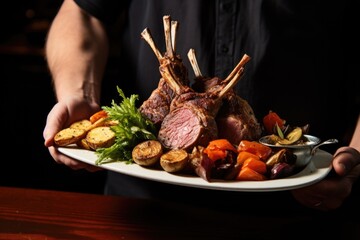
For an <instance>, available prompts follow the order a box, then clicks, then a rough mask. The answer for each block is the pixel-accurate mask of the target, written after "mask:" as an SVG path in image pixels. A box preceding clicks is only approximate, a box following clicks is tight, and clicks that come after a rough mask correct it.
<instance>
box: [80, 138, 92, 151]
mask: <svg viewBox="0 0 360 240" xmlns="http://www.w3.org/2000/svg"><path fill="white" fill-rule="evenodd" d="M76 145H77V146H78V147H80V148H83V149H86V150H92V149H91V147H90V146H89V144H88V143H87V141H86V138H83V139H81V140H80V141H77V142H76Z"/></svg>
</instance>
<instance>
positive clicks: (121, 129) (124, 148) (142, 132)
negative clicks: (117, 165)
mask: <svg viewBox="0 0 360 240" xmlns="http://www.w3.org/2000/svg"><path fill="white" fill-rule="evenodd" d="M117 91H118V92H119V95H120V97H122V101H121V103H120V104H116V103H115V101H114V100H112V103H111V107H107V106H103V107H102V109H104V110H105V111H106V112H107V114H108V116H109V119H110V120H115V121H118V124H117V125H116V126H112V127H111V129H112V130H113V131H114V132H115V143H114V144H113V145H112V146H110V147H108V148H98V149H96V151H95V153H96V154H97V156H98V159H97V160H96V162H95V164H96V165H100V164H103V163H109V162H115V161H126V162H127V163H132V162H133V161H132V156H131V152H132V149H133V148H134V147H135V146H136V145H137V144H138V143H140V142H141V141H144V140H148V139H156V128H155V126H154V124H153V123H152V122H151V121H150V120H149V119H147V118H146V117H145V116H143V115H142V114H141V112H140V111H139V109H138V108H137V107H136V104H135V102H136V100H138V99H139V96H138V95H136V94H133V95H131V96H130V98H127V97H125V94H124V92H123V91H122V90H121V89H120V88H119V87H117Z"/></svg>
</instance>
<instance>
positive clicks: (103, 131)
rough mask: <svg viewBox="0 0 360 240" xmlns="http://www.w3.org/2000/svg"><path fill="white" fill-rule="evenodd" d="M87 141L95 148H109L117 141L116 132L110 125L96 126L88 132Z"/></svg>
mask: <svg viewBox="0 0 360 240" xmlns="http://www.w3.org/2000/svg"><path fill="white" fill-rule="evenodd" d="M86 142H87V144H88V145H89V147H90V148H91V149H93V150H96V149H98V148H107V147H110V146H111V145H113V144H114V143H115V133H114V131H113V130H111V128H110V127H108V126H101V127H96V128H93V129H91V130H90V131H89V132H88V133H87V135H86Z"/></svg>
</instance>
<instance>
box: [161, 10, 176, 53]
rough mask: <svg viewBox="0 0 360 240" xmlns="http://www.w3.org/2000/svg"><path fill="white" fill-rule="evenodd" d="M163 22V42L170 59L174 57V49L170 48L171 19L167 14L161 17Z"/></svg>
mask: <svg viewBox="0 0 360 240" xmlns="http://www.w3.org/2000/svg"><path fill="white" fill-rule="evenodd" d="M163 22H164V33H165V44H166V53H167V56H168V57H169V58H170V59H172V58H173V57H174V51H173V48H172V41H171V19H170V16H169V15H165V16H164V17H163Z"/></svg>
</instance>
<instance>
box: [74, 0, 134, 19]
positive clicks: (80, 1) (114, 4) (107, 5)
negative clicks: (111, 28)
mask: <svg viewBox="0 0 360 240" xmlns="http://www.w3.org/2000/svg"><path fill="white" fill-rule="evenodd" d="M74 1H75V3H76V4H77V5H78V6H79V7H80V8H82V9H83V10H84V11H86V12H87V13H89V14H90V15H92V16H94V17H96V18H97V19H99V20H100V21H102V22H104V23H105V24H112V23H114V22H115V20H116V19H117V18H118V16H119V13H120V12H121V11H122V10H124V9H125V7H126V6H127V4H128V3H129V1H124V0H121V1H109V0H74Z"/></svg>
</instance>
